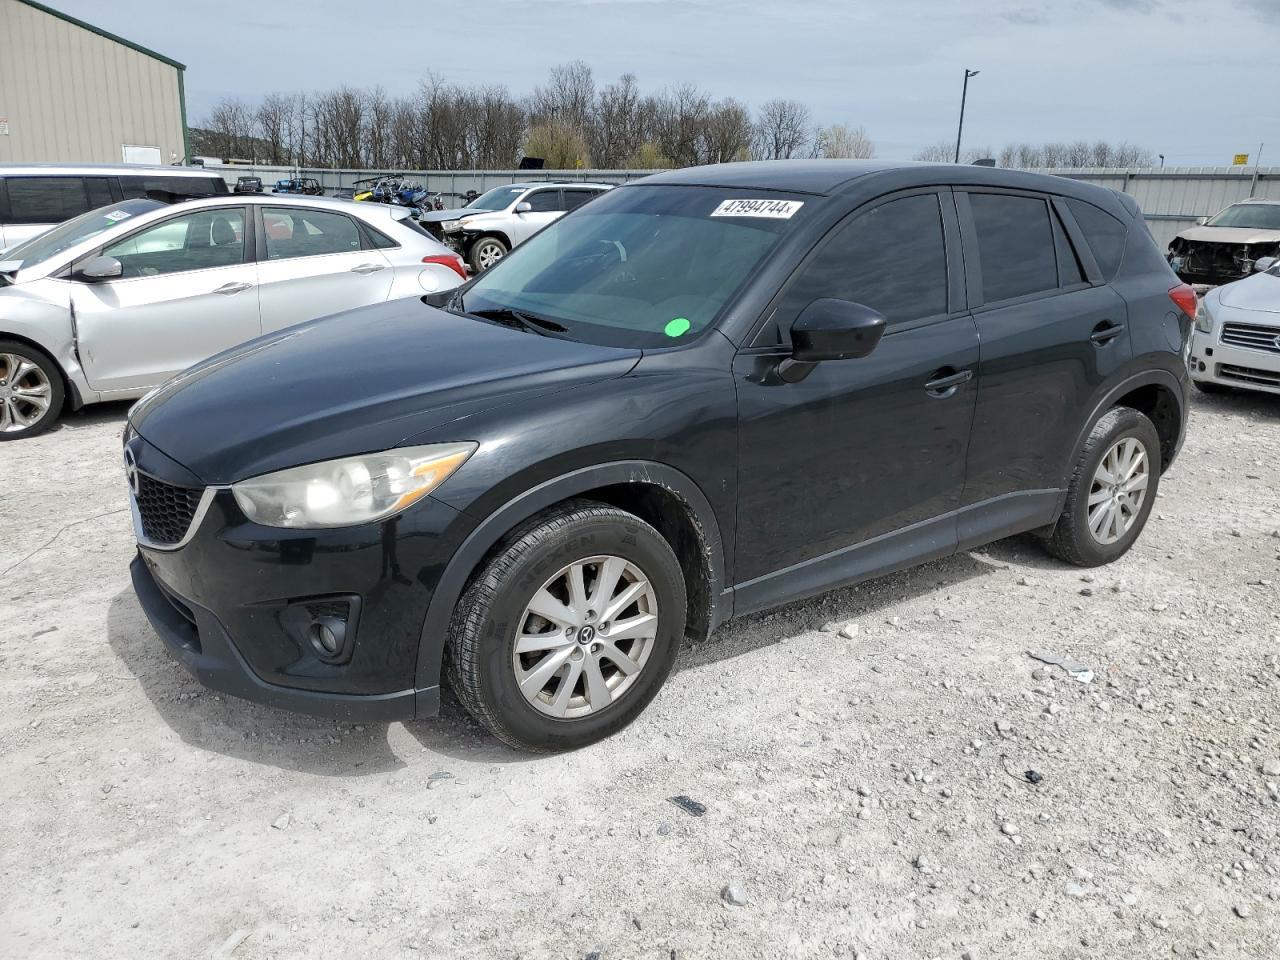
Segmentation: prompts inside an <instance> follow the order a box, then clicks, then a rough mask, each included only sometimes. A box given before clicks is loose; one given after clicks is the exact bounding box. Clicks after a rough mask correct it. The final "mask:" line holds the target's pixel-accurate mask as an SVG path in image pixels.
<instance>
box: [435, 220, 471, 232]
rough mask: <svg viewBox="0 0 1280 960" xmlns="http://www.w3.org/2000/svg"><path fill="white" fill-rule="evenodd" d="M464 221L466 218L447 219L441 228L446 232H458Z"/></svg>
mask: <svg viewBox="0 0 1280 960" xmlns="http://www.w3.org/2000/svg"><path fill="white" fill-rule="evenodd" d="M464 223H466V221H465V220H447V221H445V222H444V223H443V224H441V226H440V229H441V230H443V231H444V232H445V233H457V232H458V231H459V230H461V229H462V225H463V224H464Z"/></svg>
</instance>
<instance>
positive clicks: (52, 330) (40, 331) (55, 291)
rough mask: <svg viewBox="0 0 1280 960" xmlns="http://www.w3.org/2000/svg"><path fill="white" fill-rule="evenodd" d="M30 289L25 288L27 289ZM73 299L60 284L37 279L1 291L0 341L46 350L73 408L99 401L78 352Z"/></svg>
mask: <svg viewBox="0 0 1280 960" xmlns="http://www.w3.org/2000/svg"><path fill="white" fill-rule="evenodd" d="M28 287H29V288H30V289H26V288H28ZM71 302H72V301H71V296H70V293H69V292H68V291H66V290H65V289H62V288H61V284H59V283H58V281H53V280H37V281H33V282H32V283H31V284H29V285H26V284H24V285H21V286H19V287H10V288H8V289H7V290H5V291H3V292H0V338H4V337H10V338H13V339H17V340H23V341H26V342H27V343H30V344H32V345H33V346H36V347H38V348H40V349H41V350H43V351H44V352H45V353H47V354H48V355H49V356H50V357H52V358H53V361H54V363H56V364H57V365H58V367H59V368H60V369H61V370H62V374H63V377H64V378H65V379H66V381H67V385H68V386H69V387H70V390H69V391H68V399H69V401H70V403H71V406H72V408H73V409H77V408H79V407H81V406H83V405H84V404H85V403H87V402H92V401H94V400H97V399H98V394H97V392H96V391H94V390H93V389H92V388H90V386H89V381H88V379H87V378H86V377H85V374H84V368H83V367H82V366H81V364H80V356H79V354H78V352H77V350H76V336H75V320H74V316H73V310H72V306H71Z"/></svg>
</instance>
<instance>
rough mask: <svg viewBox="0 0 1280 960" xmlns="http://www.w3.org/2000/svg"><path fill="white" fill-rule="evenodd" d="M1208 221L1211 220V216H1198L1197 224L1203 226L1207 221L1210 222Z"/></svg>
mask: <svg viewBox="0 0 1280 960" xmlns="http://www.w3.org/2000/svg"><path fill="white" fill-rule="evenodd" d="M1208 222H1209V218H1208V217H1196V226H1197V227H1203V226H1204V225H1205V224H1206V223H1208Z"/></svg>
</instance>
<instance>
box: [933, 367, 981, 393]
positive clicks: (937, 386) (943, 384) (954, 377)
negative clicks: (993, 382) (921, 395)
mask: <svg viewBox="0 0 1280 960" xmlns="http://www.w3.org/2000/svg"><path fill="white" fill-rule="evenodd" d="M938 373H942V371H941V370H939V371H938ZM972 379H973V371H972V370H959V371H957V372H955V373H950V374H947V375H946V376H943V377H935V379H933V380H930V381H929V382H928V383H926V384H925V385H924V389H925V392H926V393H927V394H929V396H931V397H939V398H941V399H946V398H947V397H949V396H951V395H953V394H954V393H955V392H956V388H957V387H959V386H960V385H961V384H962V383H968V382H969V381H970V380H972Z"/></svg>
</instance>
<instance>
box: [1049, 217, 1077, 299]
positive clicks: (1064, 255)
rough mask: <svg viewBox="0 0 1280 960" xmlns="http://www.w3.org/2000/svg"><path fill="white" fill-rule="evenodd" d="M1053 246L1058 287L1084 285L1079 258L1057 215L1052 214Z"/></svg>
mask: <svg viewBox="0 0 1280 960" xmlns="http://www.w3.org/2000/svg"><path fill="white" fill-rule="evenodd" d="M1053 246H1054V248H1055V249H1056V250H1057V251H1058V286H1060V287H1071V286H1075V285H1076V284H1077V283H1084V270H1082V269H1081V268H1080V258H1079V257H1077V256H1076V251H1075V247H1073V246H1072V245H1071V240H1070V239H1069V238H1068V237H1067V231H1066V230H1064V229H1063V228H1062V223H1061V222H1060V221H1059V220H1058V214H1057V213H1056V212H1055V213H1054V214H1053Z"/></svg>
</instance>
